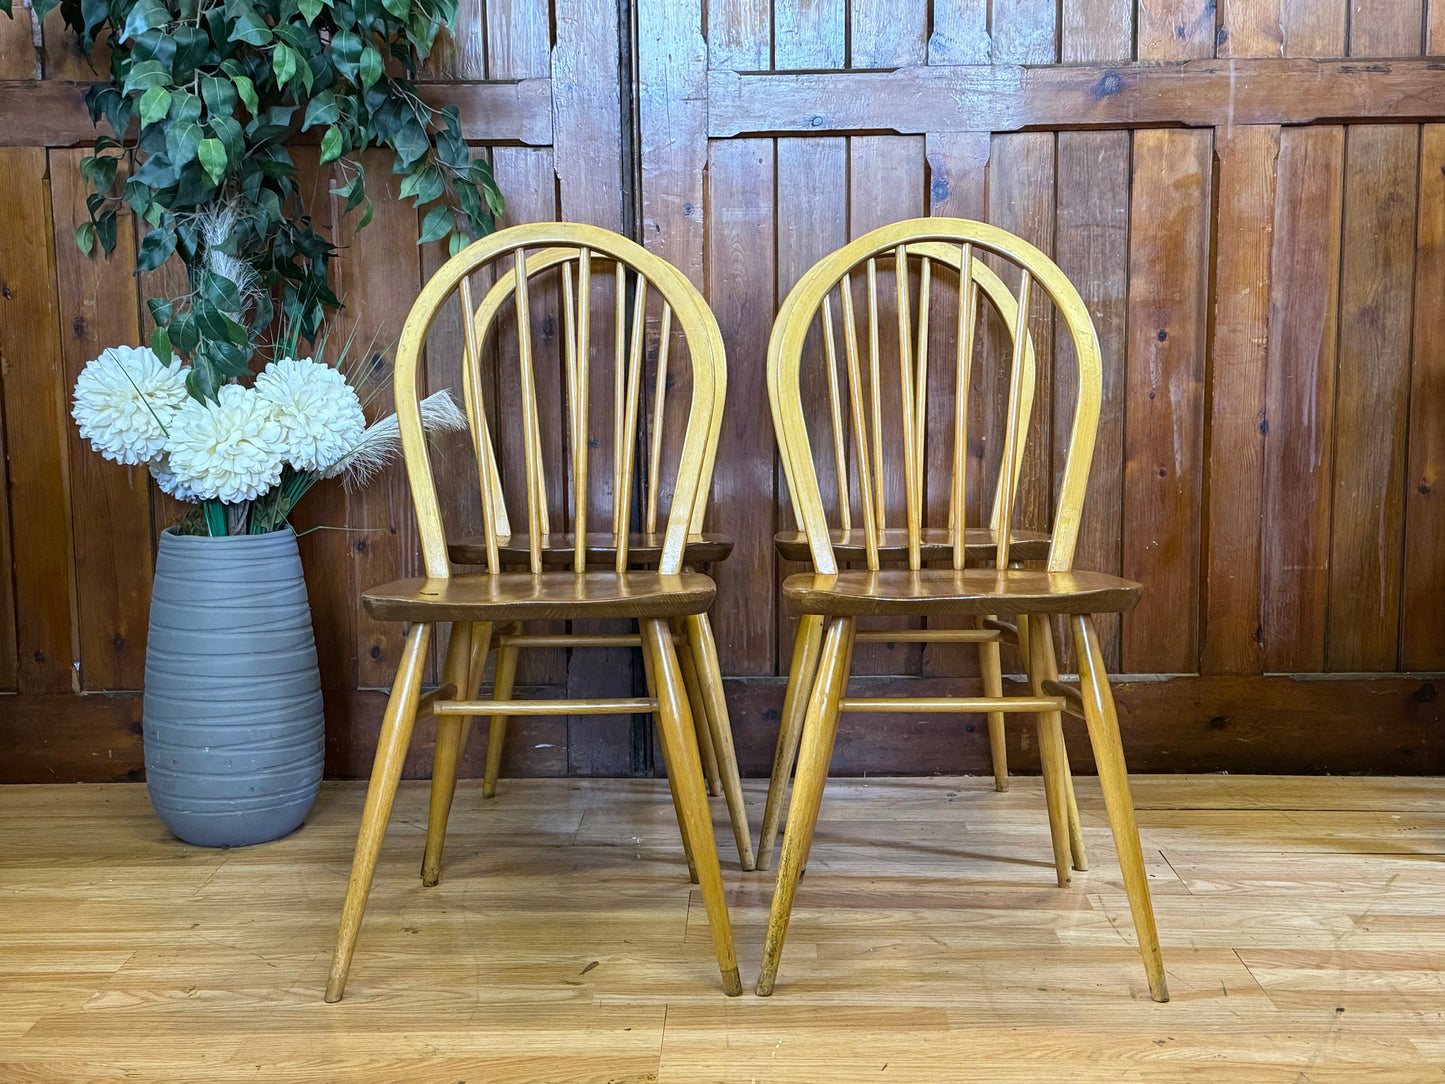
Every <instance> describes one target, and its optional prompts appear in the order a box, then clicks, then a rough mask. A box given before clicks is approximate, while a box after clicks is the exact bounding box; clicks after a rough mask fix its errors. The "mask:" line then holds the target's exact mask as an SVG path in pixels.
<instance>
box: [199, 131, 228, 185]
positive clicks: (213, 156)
mask: <svg viewBox="0 0 1445 1084" xmlns="http://www.w3.org/2000/svg"><path fill="white" fill-rule="evenodd" d="M196 157H197V158H199V159H200V160H201V168H202V169H204V170H205V171H206V174H207V175H208V176H209V177H210V178H211V180H212V181H214V182H215V183H216V184H220V183H221V178H222V177H224V176H225V175H226V165H227V156H226V145H225V144H224V143H222V142H221V141H220V140H219V139H203V140H201V141H200V143H198V144H197V145H196Z"/></svg>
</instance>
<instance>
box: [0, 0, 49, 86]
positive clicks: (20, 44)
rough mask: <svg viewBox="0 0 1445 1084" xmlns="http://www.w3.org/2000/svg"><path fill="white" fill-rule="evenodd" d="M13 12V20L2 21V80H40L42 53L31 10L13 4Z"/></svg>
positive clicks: (0, 29) (0, 71)
mask: <svg viewBox="0 0 1445 1084" xmlns="http://www.w3.org/2000/svg"><path fill="white" fill-rule="evenodd" d="M11 11H12V12H13V17H12V18H9V19H0V79H39V78H40V77H41V74H42V73H41V67H40V51H39V50H38V49H36V48H35V27H34V24H33V23H32V21H31V15H30V9H29V8H28V7H24V6H22V5H21V4H13V5H12V6H11Z"/></svg>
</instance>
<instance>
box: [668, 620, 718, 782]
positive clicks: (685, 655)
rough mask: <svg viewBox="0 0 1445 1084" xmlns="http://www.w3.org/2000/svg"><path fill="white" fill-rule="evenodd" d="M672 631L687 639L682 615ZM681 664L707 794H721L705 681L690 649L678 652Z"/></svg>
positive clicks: (673, 624) (673, 623)
mask: <svg viewBox="0 0 1445 1084" xmlns="http://www.w3.org/2000/svg"><path fill="white" fill-rule="evenodd" d="M672 631H673V632H674V633H675V634H677V635H680V636H683V637H684V638H685V637H686V635H687V630H686V628H685V627H684V626H683V623H682V619H681V618H675V619H674V620H673V621H672ZM677 661H678V664H679V665H680V666H681V667H682V683H683V685H684V686H685V687H686V688H687V703H688V707H689V708H690V709H691V711H692V725H693V728H694V729H695V730H696V731H697V751H698V754H699V755H700V756H701V757H702V777H703V778H704V779H705V780H707V793H708V797H710V798H716V797H718V796H719V795H721V794H722V792H723V788H722V776H721V775H719V774H718V763H717V752H716V751H715V750H714V749H713V743H712V734H711V733H710V732H709V730H708V725H707V708H706V706H705V705H704V704H703V701H702V681H701V680H700V678H699V676H698V672H697V664H696V659H695V658H694V657H693V653H692V650H691V648H689V649H688V650H686V651H679V652H678V653H677Z"/></svg>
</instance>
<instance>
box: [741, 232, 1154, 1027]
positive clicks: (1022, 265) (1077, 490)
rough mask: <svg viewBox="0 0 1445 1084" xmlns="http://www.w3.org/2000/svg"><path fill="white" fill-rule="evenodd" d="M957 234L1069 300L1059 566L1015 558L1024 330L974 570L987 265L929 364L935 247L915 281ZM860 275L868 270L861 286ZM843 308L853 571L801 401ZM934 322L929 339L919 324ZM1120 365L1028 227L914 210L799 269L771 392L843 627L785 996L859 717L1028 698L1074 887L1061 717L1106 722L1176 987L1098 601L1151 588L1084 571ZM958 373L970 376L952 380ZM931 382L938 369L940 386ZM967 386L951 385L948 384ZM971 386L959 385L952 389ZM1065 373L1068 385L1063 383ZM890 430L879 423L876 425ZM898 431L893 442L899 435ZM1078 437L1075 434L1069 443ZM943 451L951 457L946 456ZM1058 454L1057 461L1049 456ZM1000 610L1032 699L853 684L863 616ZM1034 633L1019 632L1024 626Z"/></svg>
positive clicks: (1140, 898)
mask: <svg viewBox="0 0 1445 1084" xmlns="http://www.w3.org/2000/svg"><path fill="white" fill-rule="evenodd" d="M937 243H943V244H949V245H954V246H957V247H958V250H959V262H958V266H959V267H969V266H971V262H972V260H973V258H974V256H975V255H981V254H984V253H987V254H991V255H993V256H995V257H999V258H1001V259H1002V260H1004V261H1007V262H1008V263H1009V264H1011V265H1013V267H1014V269H1015V270H1016V272H1017V274H1018V282H1019V285H1018V289H1017V292H1016V295H1015V296H1016V300H1017V304H1016V311H1017V313H1019V314H1020V315H1019V317H1018V319H1019V322H1020V323H1023V324H1026V323H1027V320H1028V317H1027V314H1028V313H1029V312H1030V307H1031V305H1032V304H1033V299H1034V293H1035V290H1036V289H1037V290H1038V291H1039V292H1040V293H1041V294H1042V295H1044V297H1046V298H1047V300H1048V301H1049V302H1051V308H1052V311H1053V313H1054V316H1055V321H1056V327H1057V328H1059V329H1060V330H1061V332H1062V331H1066V332H1067V333H1068V335H1069V337H1070V339H1071V340H1072V343H1073V348H1074V354H1075V359H1076V365H1077V389H1076V393H1075V403H1074V417H1073V423H1072V427H1071V429H1070V430H1069V432H1068V437H1067V443H1066V444H1065V443H1063V441H1062V439H1061V441H1060V444H1061V447H1060V448H1059V449H1056V451H1062V452H1063V453H1064V455H1063V461H1062V468H1063V469H1062V474H1061V476H1060V480H1059V484H1058V486H1057V490H1056V494H1055V499H1054V514H1053V521H1052V525H1051V528H1050V530H1049V532H1048V533H1049V543H1048V552H1047V556H1046V558H1045V560H1044V568H1042V569H1024V568H1012V567H1010V564H1011V563H1012V561H1013V553H1012V542H1011V537H1010V528H1011V527H1012V525H1013V522H1014V503H1015V496H1016V493H1017V487H1016V486H1015V483H1014V479H1013V472H1012V471H1011V470H1009V469H1007V468H1006V467H1005V466H1004V465H1005V464H1010V463H1012V462H1013V460H1014V457H1015V455H1016V453H1017V448H1018V445H1019V443H1020V442H1021V441H1023V440H1025V439H1026V437H1027V431H1026V430H1025V429H1024V427H1023V426H1022V424H1021V421H1022V414H1023V402H1022V401H1023V398H1024V395H1023V392H1024V383H1025V376H1026V373H1025V369H1026V366H1025V364H1024V359H1025V356H1026V352H1027V348H1028V343H1029V337H1028V335H1026V334H1022V333H1019V329H1017V328H1016V330H1015V334H1014V336H1013V352H1012V356H1011V358H1010V360H1009V365H1008V394H1007V397H1006V401H1005V404H1004V406H1005V410H1004V419H1003V442H1002V448H1001V450H1000V458H999V463H1000V469H999V473H1000V475H1001V478H1000V483H999V484H1000V486H1001V487H1002V488H1003V496H1002V498H1001V507H1002V514H1001V517H1000V519H999V520H998V521H997V527H998V530H997V532H996V537H995V539H994V540H993V543H992V544H993V547H994V567H988V568H980V567H973V568H970V567H967V557H968V527H969V524H968V523H967V510H968V507H969V503H968V494H967V476H968V470H967V462H966V460H967V449H966V435H967V433H968V431H969V425H968V414H969V405H970V403H969V401H970V398H971V396H970V390H971V389H972V387H973V383H972V382H973V376H974V337H975V336H974V332H975V324H976V320H977V317H978V311H979V304H978V294H979V291H978V288H977V280H976V279H975V277H974V276H973V275H971V274H970V275H960V276H958V280H959V286H958V311H957V316H956V320H957V323H956V329H955V330H956V348H955V350H954V351H953V353H954V357H953V358H951V359H949V360H950V361H951V362H952V364H951V365H950V364H943V365H937V364H935V365H933V366H931V367H930V358H929V356H928V345H929V335H928V313H929V309H930V307H931V298H932V277H933V276H932V264H933V261H932V259H930V258H927V257H925V258H922V259H921V260H920V261H919V271H918V280H917V282H918V289H917V302H916V305H917V312H918V320H917V325H916V328H915V323H914V320H913V318H912V311H913V306H914V303H915V302H914V293H913V288H912V276H911V272H910V260H909V254H910V251H911V250H912V249H913V248H914V247H915V246H919V245H930V244H937ZM880 265H881V266H882V268H883V269H884V270H885V271H886V270H892V272H893V275H894V280H895V282H894V287H895V289H894V297H895V304H896V307H897V324H898V341H897V364H896V372H897V374H898V393H899V394H898V397H897V404H898V409H897V411H896V414H895V416H893V417H889V418H887V419H886V422H887V423H888V424H887V425H883V424H875V425H872V426H870V425H869V424H867V422H866V421H865V419H870V418H878V417H879V413H878V411H877V409H876V408H874V409H873V410H871V411H870V409H869V403H870V401H871V403H874V404H877V403H879V402H880V401H881V402H883V403H884V405H885V407H886V406H888V404H889V401H890V400H889V399H888V398H887V397H881V396H880V388H881V377H882V372H881V370H882V369H883V368H884V363H883V360H882V358H881V357H880V354H881V351H880V345H881V344H880V341H879V334H878V330H877V329H878V326H879V315H878V314H879V297H878V295H879V291H878V275H879V271H880ZM855 277H861V278H862V280H863V281H862V282H857V281H856V278H855ZM855 287H857V288H858V289H859V294H860V295H861V297H862V298H863V302H864V304H865V306H866V310H867V313H866V320H867V324H866V328H867V333H868V338H867V342H868V348H867V355H866V358H864V357H861V356H860V350H859V346H858V342H859V333H858V321H857V320H855V307H856V306H855ZM835 295H836V297H837V299H838V304H837V305H836V306H835V305H834V303H833V297H834V296H835ZM839 310H841V321H840V322H841V325H842V341H843V350H842V353H841V357H842V359H843V361H842V367H843V369H844V371H845V373H846V387H847V390H848V401H849V403H850V405H851V408H852V409H851V411H850V414H851V419H852V423H853V445H854V448H855V449H856V454H855V455H854V456H853V457H851V459H850V460H848V461H846V462H844V463H843V464H842V466H843V472H842V473H841V474H840V479H841V481H840V488H842V487H844V486H846V487H848V489H849V490H850V492H851V493H852V494H853V495H854V497H855V498H856V499H857V502H858V504H859V506H860V511H861V516H860V520H861V522H862V530H863V543H864V551H865V561H866V564H867V568H866V569H859V570H848V569H840V568H839V565H838V559H837V555H836V553H835V551H834V547H833V541H832V534H831V530H830V525H829V523H828V518H827V512H826V510H825V507H824V504H823V499H822V496H821V491H820V487H819V469H818V462H817V461H815V459H814V456H813V449H812V444H811V442H810V440H809V436H808V420H807V415H806V414H805V411H804V406H803V397H802V377H803V373H802V368H803V360H804V349H803V348H804V341H805V339H806V337H807V335H808V332H809V329H810V328H811V327H813V326H814V325H815V324H820V325H821V332H822V336H823V341H824V344H825V346H826V347H827V349H826V350H825V354H826V357H827V359H828V363H832V364H834V365H835V366H836V359H837V358H838V357H839V356H840V354H839V352H838V350H837V348H836V346H833V345H828V344H829V342H830V340H835V339H836V335H837V328H836V327H835V321H834V313H835V311H839ZM915 331H916V335H917V338H916V343H915V340H914V334H915ZM1101 372H1102V367H1101V363H1100V357H1099V344H1098V339H1097V337H1096V335H1095V333H1094V328H1093V324H1092V322H1091V320H1090V319H1089V313H1088V309H1087V308H1086V307H1085V305H1084V302H1083V300H1082V299H1081V298H1080V297H1079V294H1078V291H1077V290H1075V289H1074V287H1073V286H1072V285H1071V284H1070V282H1069V280H1068V279H1067V278H1066V277H1065V275H1064V274H1063V272H1062V271H1060V270H1059V268H1058V267H1057V265H1055V264H1054V263H1053V261H1051V260H1050V259H1049V258H1048V257H1047V256H1045V255H1044V254H1043V253H1042V252H1040V251H1039V250H1038V249H1037V248H1035V247H1034V246H1032V245H1030V244H1028V243H1027V242H1025V241H1023V240H1022V239H1021V238H1018V237H1015V236H1014V235H1012V234H1010V233H1008V232H1006V231H1004V230H1001V229H999V228H997V227H995V226H989V225H985V224H984V223H981V222H971V221H967V220H965V219H951V218H925V219H914V220H910V221H905V222H897V223H894V224H893V225H890V226H884V227H882V228H880V229H877V230H874V231H872V232H871V233H868V234H865V235H864V236H862V237H860V238H858V239H857V240H855V241H853V242H852V243H850V244H848V245H846V246H845V247H843V248H842V249H840V250H838V251H837V252H834V253H833V254H831V255H830V256H827V257H825V258H824V259H823V260H821V261H819V262H818V263H817V264H815V265H814V266H813V267H812V268H811V269H810V270H809V271H808V272H807V273H806V274H804V275H803V277H802V278H801V279H800V280H799V281H798V283H797V285H796V286H794V287H793V289H792V291H791V292H790V293H789V294H788V296H787V298H786V300H785V301H784V302H783V305H782V307H781V309H780V310H779V312H778V316H777V320H776V322H775V323H774V325H773V334H772V338H771V340H770V342H769V344H768V375H767V381H768V392H769V398H770V402H771V405H772V411H773V423H774V426H775V428H776V430H777V435H778V444H779V450H780V455H781V459H782V463H783V468H784V471H785V473H786V477H787V482H788V490H789V492H790V494H791V495H792V499H793V502H794V511H795V513H796V515H797V518H798V522H799V523H800V524H801V526H802V529H803V532H804V534H805V535H806V537H807V540H808V549H809V554H810V556H811V558H812V563H813V568H814V571H813V572H809V573H802V574H799V575H795V576H790V577H789V578H788V579H787V580H786V581H784V584H783V594H784V597H785V599H786V600H787V602H788V604H789V605H790V606H791V607H792V608H793V609H795V610H797V611H798V612H799V613H801V614H803V615H812V616H815V617H819V618H822V619H823V622H824V624H825V632H824V637H823V643H822V648H821V652H820V658H819V662H818V666H817V677H816V679H815V680H814V682H813V683H812V687H811V689H810V691H809V694H808V703H807V708H806V712H805V715H804V721H803V735H802V742H801V748H800V750H799V754H798V766H797V775H796V778H795V780H794V784H793V796H792V801H791V804H790V806H789V809H788V819H787V826H786V829H785V831H784V837H783V849H782V856H781V858H780V859H779V862H778V874H777V885H776V888H775V890H774V894H773V902H772V908H771V912H770V915H769V920H768V932H767V937H766V941H765V944H764V949H763V965H762V970H761V973H760V975H759V978H758V984H757V992H758V994H760V995H767V994H770V993H772V990H773V985H774V982H775V981H776V978H777V971H778V961H779V957H780V955H781V953H782V948H783V941H784V938H785V936H786V934H787V928H788V920H789V917H790V915H791V913H792V907H793V899H794V896H795V894H796V892H797V887H798V878H799V875H800V874H801V872H802V870H803V868H804V866H805V865H806V864H807V861H808V853H809V849H810V847H811V845H812V841H813V832H814V829H815V827H816V825H817V820H818V811H819V807H820V804H821V801H822V797H823V788H824V785H825V783H826V780H827V775H828V764H829V760H830V759H831V757H832V752H833V744H834V740H835V738H836V736H837V731H838V718H839V715H840V713H841V712H844V711H849V712H885V711H895V712H924V713H928V714H930V715H934V714H955V713H986V712H1003V713H1012V712H1029V713H1034V714H1036V715H1037V717H1038V737H1039V751H1040V756H1041V759H1042V762H1043V775H1044V790H1045V795H1046V799H1047V805H1048V811H1049V827H1050V835H1051V838H1052V841H1053V849H1054V866H1055V870H1056V874H1057V877H1058V881H1059V884H1060V885H1065V884H1068V883H1069V878H1070V871H1069V857H1070V856H1069V831H1068V825H1067V814H1066V810H1065V805H1066V798H1065V793H1066V785H1067V784H1066V780H1067V775H1066V770H1065V769H1066V753H1065V750H1064V739H1063V728H1062V725H1061V714H1060V713H1061V712H1064V711H1068V712H1070V713H1071V714H1077V715H1080V716H1082V717H1083V718H1084V720H1085V722H1086V725H1087V727H1088V733H1089V739H1090V743H1091V745H1092V746H1093V751H1094V759H1095V763H1096V765H1097V767H1098V772H1099V780H1100V784H1101V786H1102V789H1103V793H1104V803H1105V807H1106V809H1107V811H1108V816H1109V824H1110V827H1111V828H1112V830H1113V835H1114V843H1115V846H1116V849H1117V851H1118V854H1119V864H1120V867H1121V869H1122V871H1123V878H1124V886H1125V889H1126V891H1127V894H1128V898H1129V904H1130V909H1131V911H1132V913H1133V917H1134V929H1135V932H1136V935H1137V937H1138V942H1139V948H1140V952H1141V954H1142V956H1143V959H1144V970H1145V974H1146V975H1147V977H1148V981H1149V990H1150V993H1151V995H1152V996H1153V998H1154V999H1155V1000H1156V1001H1165V1000H1167V999H1168V993H1167V989H1166V986H1165V981H1164V966H1163V961H1162V959H1161V957H1160V953H1159V939H1158V934H1157V932H1156V930H1155V926H1154V912H1153V907H1152V905H1151V903H1150V900H1149V887H1148V883H1147V881H1146V880H1145V872H1144V858H1143V853H1142V851H1141V849H1140V845H1139V834H1138V829H1137V826H1136V824H1135V819H1134V806H1133V802H1132V800H1131V798H1130V795H1129V782H1128V776H1127V773H1126V771H1125V765H1124V753H1123V748H1122V745H1121V743H1120V738H1119V722H1118V716H1117V714H1116V711H1115V707H1114V699H1113V694H1112V692H1111V691H1110V687H1109V679H1108V675H1107V674H1106V673H1105V669H1104V659H1103V653H1102V650H1101V648H1100V646H1099V637H1098V634H1097V632H1096V631H1095V628H1094V622H1093V618H1092V616H1091V615H1093V614H1097V613H1122V612H1125V611H1127V610H1129V609H1130V608H1132V607H1133V605H1134V604H1135V602H1136V601H1137V600H1138V596H1139V592H1140V590H1141V588H1140V586H1139V585H1138V584H1136V583H1132V582H1130V581H1128V580H1124V579H1120V578H1119V577H1117V576H1112V575H1108V574H1105V573H1100V572H1083V571H1074V570H1073V567H1072V566H1073V557H1074V545H1075V542H1076V540H1077V537H1078V531H1079V520H1080V516H1081V514H1082V511H1083V503H1084V489H1085V485H1086V482H1087V479H1088V475H1089V465H1090V461H1091V459H1092V457H1093V449H1094V438H1095V432H1096V430H1097V428H1098V420H1099V405H1100V398H1101V394H1102V391H1101V389H1102V376H1101ZM950 377H951V381H950V379H949V378H950ZM930 381H931V382H930ZM949 384H951V389H950V388H948V387H946V386H945V387H940V385H949ZM951 390H952V391H954V392H956V394H951V395H950V391H951ZM1065 390H1066V389H1064V388H1062V387H1058V388H1056V389H1055V396H1056V398H1060V397H1062V396H1064V394H1065ZM935 396H944V397H946V398H951V400H952V404H953V412H952V413H953V417H952V422H951V424H950V425H949V426H948V427H947V429H948V432H946V433H942V434H938V433H935V434H933V438H934V439H942V440H944V441H946V446H951V447H952V464H953V469H952V475H951V478H950V489H949V497H948V502H949V507H950V515H949V518H948V526H947V528H946V529H947V531H948V535H949V540H950V543H951V545H950V550H951V553H950V564H951V567H949V568H925V567H924V562H923V552H924V551H923V545H922V543H923V537H924V536H923V531H924V526H925V525H924V523H923V519H924V500H923V491H924V489H925V478H924V464H925V430H926V420H927V410H926V406H927V403H928V401H929V400H930V398H932V397H935ZM870 429H871V432H870ZM885 436H888V437H889V438H890V439H884V437H885ZM1062 436H1063V434H1060V437H1061V438H1062ZM934 460H935V461H937V456H936V455H935V456H934ZM1049 461H1050V462H1057V461H1058V460H1057V459H1056V458H1050V459H1049ZM890 470H891V471H892V476H893V477H895V478H898V479H899V488H900V489H901V490H902V501H901V504H902V506H903V521H904V528H903V529H904V531H905V535H906V544H907V567H906V568H889V569H885V568H883V567H882V562H881V558H880V554H879V552H878V545H877V542H876V538H877V529H878V524H879V522H880V516H881V506H882V505H883V504H884V503H885V502H886V500H887V499H888V497H889V493H888V487H887V485H886V480H887V478H888V473H887V472H889V471H890ZM988 615H997V620H996V621H995V623H994V624H993V625H992V626H991V627H992V628H996V629H997V630H998V631H1000V632H1001V633H1002V634H1003V637H1004V639H1005V641H1009V642H1017V643H1019V645H1020V646H1021V648H1022V650H1023V652H1024V654H1025V655H1026V658H1027V670H1028V677H1029V682H1030V686H1031V692H1030V694H1029V695H1017V696H1015V695H1003V694H1002V693H1000V694H998V695H993V694H991V693H988V692H986V693H985V695H983V696H957V697H952V696H939V697H862V696H849V695H848V676H849V672H850V669H851V662H852V655H853V647H854V644H855V643H856V642H857V641H858V630H857V625H858V621H859V619H860V618H869V617H874V616H878V617H968V616H988ZM1056 616H1058V617H1063V618H1065V619H1066V620H1067V622H1068V624H1069V627H1070V629H1071V631H1072V634H1073V639H1074V645H1075V650H1076V652H1077V655H1078V660H1079V661H1078V665H1079V680H1080V685H1081V688H1079V689H1075V688H1073V687H1070V686H1065V685H1063V684H1061V683H1060V682H1059V680H1058V669H1057V664H1056V661H1055V655H1054V644H1053V633H1052V624H1051V618H1053V617H1056ZM1015 628H1016V629H1017V630H1018V633H1017V634H1015V633H1014V632H1013V630H1014V629H1015Z"/></svg>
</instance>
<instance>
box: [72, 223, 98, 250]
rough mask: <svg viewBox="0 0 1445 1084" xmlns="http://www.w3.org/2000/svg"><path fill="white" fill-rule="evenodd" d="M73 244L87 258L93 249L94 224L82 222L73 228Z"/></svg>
mask: <svg viewBox="0 0 1445 1084" xmlns="http://www.w3.org/2000/svg"><path fill="white" fill-rule="evenodd" d="M75 244H76V247H77V248H79V249H80V251H81V252H83V253H84V254H85V255H87V256H89V255H90V253H91V251H92V250H93V249H94V248H95V223H94V222H82V223H81V224H80V225H79V226H76V227H75Z"/></svg>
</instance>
